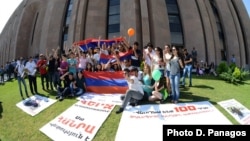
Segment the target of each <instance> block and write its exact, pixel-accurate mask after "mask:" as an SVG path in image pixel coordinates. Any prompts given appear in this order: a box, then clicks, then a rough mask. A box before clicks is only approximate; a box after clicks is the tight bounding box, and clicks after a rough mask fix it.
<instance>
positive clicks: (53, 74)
mask: <svg viewBox="0 0 250 141" xmlns="http://www.w3.org/2000/svg"><path fill="white" fill-rule="evenodd" d="M48 74H49V75H48V76H49V85H50V89H51V90H53V85H54V81H55V72H49V73H48ZM54 87H56V86H55V85H54Z"/></svg>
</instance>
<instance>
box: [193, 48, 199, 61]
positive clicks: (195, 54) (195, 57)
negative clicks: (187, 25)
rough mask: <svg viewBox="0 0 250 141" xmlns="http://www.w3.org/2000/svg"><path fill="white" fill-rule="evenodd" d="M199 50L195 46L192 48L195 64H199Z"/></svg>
mask: <svg viewBox="0 0 250 141" xmlns="http://www.w3.org/2000/svg"><path fill="white" fill-rule="evenodd" d="M197 56H198V54H197V50H196V49H195V47H193V50H192V58H193V65H194V64H197Z"/></svg>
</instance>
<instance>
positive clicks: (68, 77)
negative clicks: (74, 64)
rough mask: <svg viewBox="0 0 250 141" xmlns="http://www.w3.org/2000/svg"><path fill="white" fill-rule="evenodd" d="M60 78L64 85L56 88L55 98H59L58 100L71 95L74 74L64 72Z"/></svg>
mask: <svg viewBox="0 0 250 141" xmlns="http://www.w3.org/2000/svg"><path fill="white" fill-rule="evenodd" d="M60 79H61V80H63V81H64V82H65V83H64V87H58V89H57V97H56V99H59V101H63V99H64V98H65V97H67V96H69V95H72V89H71V88H73V87H74V86H72V85H73V83H75V81H76V80H75V78H74V74H73V73H72V72H66V73H65V74H64V75H62V76H61V77H60Z"/></svg>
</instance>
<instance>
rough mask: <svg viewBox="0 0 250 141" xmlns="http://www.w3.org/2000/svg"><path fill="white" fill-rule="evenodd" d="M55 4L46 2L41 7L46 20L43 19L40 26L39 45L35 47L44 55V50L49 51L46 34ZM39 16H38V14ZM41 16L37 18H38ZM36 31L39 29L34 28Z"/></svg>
mask: <svg viewBox="0 0 250 141" xmlns="http://www.w3.org/2000/svg"><path fill="white" fill-rule="evenodd" d="M55 6H56V5H55V2H54V1H51V0H50V1H48V2H47V3H46V4H43V7H44V8H42V9H43V10H44V16H45V17H46V18H43V22H42V26H41V38H40V45H39V46H37V47H39V48H40V49H39V50H40V53H43V54H45V53H46V49H49V50H50V47H48V45H47V41H48V39H47V36H48V34H49V33H50V31H49V27H50V22H51V21H53V18H54V17H52V16H51V13H52V11H53V9H54V7H55ZM39 15H40V14H39ZM40 17H41V16H39V18H40ZM36 29H39V27H36Z"/></svg>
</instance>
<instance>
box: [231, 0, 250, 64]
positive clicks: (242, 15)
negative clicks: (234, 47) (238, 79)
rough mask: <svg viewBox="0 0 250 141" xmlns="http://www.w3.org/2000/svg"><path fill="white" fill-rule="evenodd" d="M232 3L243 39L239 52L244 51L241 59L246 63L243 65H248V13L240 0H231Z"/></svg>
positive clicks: (249, 33) (249, 50) (249, 34)
mask: <svg viewBox="0 0 250 141" xmlns="http://www.w3.org/2000/svg"><path fill="white" fill-rule="evenodd" d="M232 2H233V4H234V5H235V9H236V12H237V13H238V16H239V17H238V18H239V21H240V26H241V29H242V31H241V32H242V35H243V40H244V45H245V46H244V47H243V48H241V52H244V54H245V58H242V60H246V64H243V63H244V61H243V62H242V64H243V66H244V65H248V66H249V65H250V57H249V54H250V38H249V37H250V22H249V15H248V13H247V10H246V7H245V5H244V4H243V2H242V0H232ZM242 55H243V53H242Z"/></svg>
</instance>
